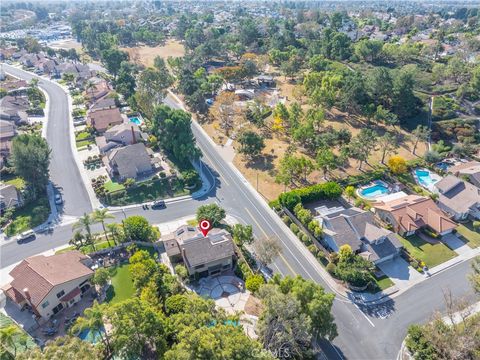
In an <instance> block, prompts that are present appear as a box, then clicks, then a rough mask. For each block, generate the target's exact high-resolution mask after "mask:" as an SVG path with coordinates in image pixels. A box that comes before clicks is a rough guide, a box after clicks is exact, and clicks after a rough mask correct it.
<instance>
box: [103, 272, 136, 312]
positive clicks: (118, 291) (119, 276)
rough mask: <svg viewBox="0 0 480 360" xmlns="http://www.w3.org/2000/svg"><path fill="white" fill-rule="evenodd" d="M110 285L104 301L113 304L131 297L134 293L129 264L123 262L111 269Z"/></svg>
mask: <svg viewBox="0 0 480 360" xmlns="http://www.w3.org/2000/svg"><path fill="white" fill-rule="evenodd" d="M113 272H114V275H113V276H112V286H111V287H110V288H109V289H108V291H107V298H106V301H107V302H109V303H111V304H115V303H118V302H120V301H123V300H126V299H128V298H131V297H132V296H133V294H134V293H135V288H134V287H133V281H132V274H131V273H130V265H128V264H124V265H121V266H118V267H116V268H115V269H113Z"/></svg>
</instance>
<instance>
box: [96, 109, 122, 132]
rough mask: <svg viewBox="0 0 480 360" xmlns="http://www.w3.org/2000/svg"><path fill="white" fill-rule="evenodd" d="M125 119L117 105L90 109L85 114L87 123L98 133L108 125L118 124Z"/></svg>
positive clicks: (103, 130)
mask: <svg viewBox="0 0 480 360" xmlns="http://www.w3.org/2000/svg"><path fill="white" fill-rule="evenodd" d="M125 121H127V119H126V117H125V115H122V114H121V113H120V110H119V109H118V108H117V107H114V108H101V109H99V110H93V111H92V110H90V111H89V112H88V114H87V125H88V126H91V127H92V128H94V129H95V130H96V131H98V132H99V133H103V132H105V131H106V130H107V129H108V128H109V127H111V126H114V125H120V124H122V123H124V122H125Z"/></svg>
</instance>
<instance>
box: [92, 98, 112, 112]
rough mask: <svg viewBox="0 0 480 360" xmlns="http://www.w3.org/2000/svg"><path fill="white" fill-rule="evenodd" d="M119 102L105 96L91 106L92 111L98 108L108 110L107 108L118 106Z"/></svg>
mask: <svg viewBox="0 0 480 360" xmlns="http://www.w3.org/2000/svg"><path fill="white" fill-rule="evenodd" d="M116 107H117V104H116V103H115V99H114V98H111V97H104V98H101V99H99V100H98V101H96V102H95V103H94V104H93V105H92V106H91V107H90V111H97V110H106V109H113V108H116Z"/></svg>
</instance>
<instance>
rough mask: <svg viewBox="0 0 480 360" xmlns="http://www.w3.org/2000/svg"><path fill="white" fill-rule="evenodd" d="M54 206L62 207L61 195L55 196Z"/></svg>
mask: <svg viewBox="0 0 480 360" xmlns="http://www.w3.org/2000/svg"><path fill="white" fill-rule="evenodd" d="M55 204H57V205H62V204H63V199H62V195H60V194H56V195H55Z"/></svg>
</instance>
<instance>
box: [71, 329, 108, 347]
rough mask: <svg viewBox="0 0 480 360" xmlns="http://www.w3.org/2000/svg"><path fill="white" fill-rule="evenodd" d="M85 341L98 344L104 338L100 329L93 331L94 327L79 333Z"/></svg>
mask: <svg viewBox="0 0 480 360" xmlns="http://www.w3.org/2000/svg"><path fill="white" fill-rule="evenodd" d="M77 337H79V338H80V339H82V340H83V341H88V342H89V343H91V344H96V343H97V342H99V341H101V340H102V337H101V334H100V331H92V329H85V330H82V331H81V332H80V334H78V335H77Z"/></svg>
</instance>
